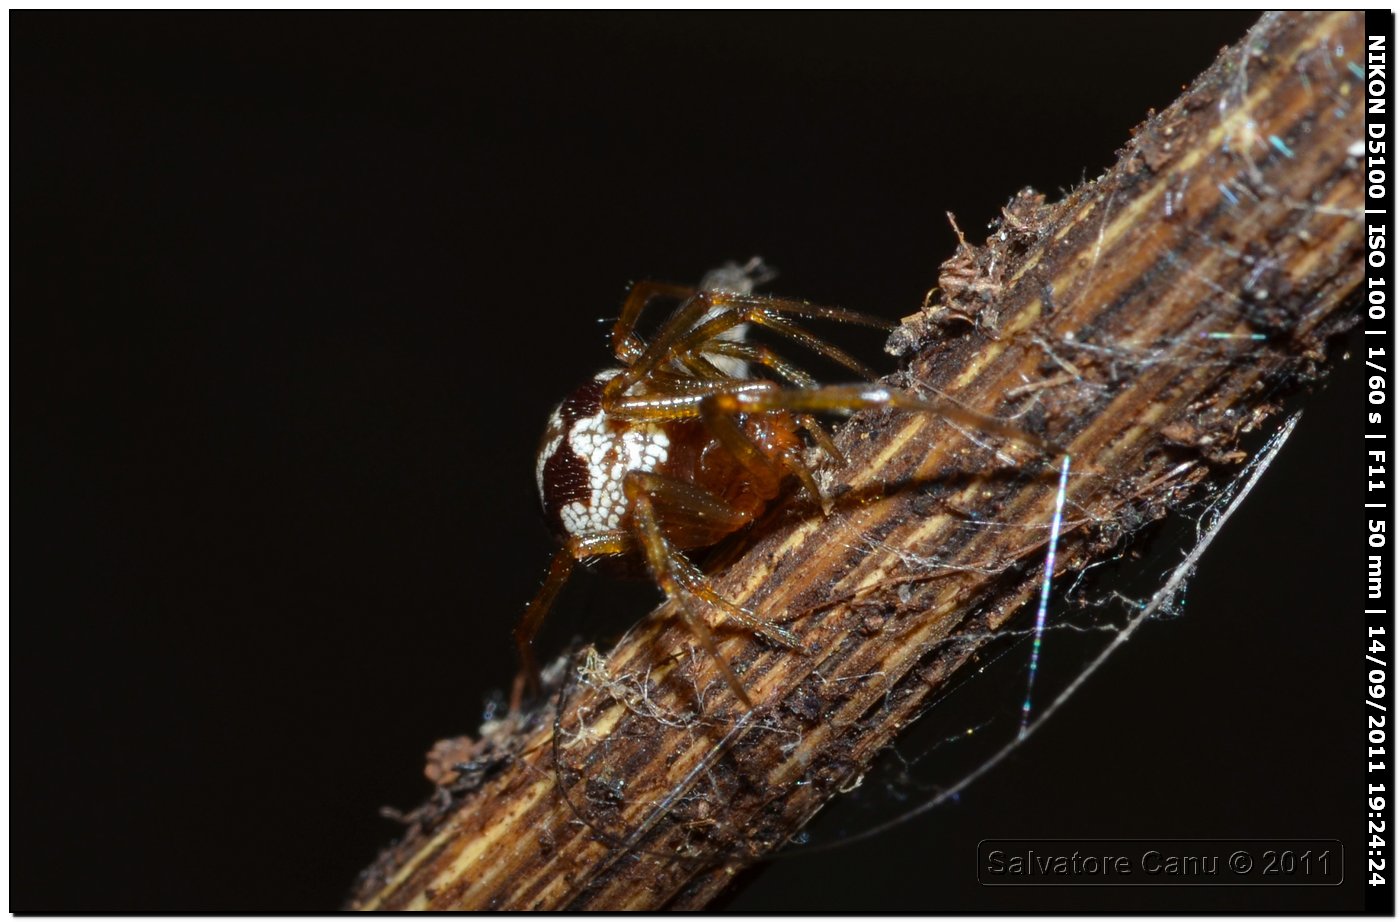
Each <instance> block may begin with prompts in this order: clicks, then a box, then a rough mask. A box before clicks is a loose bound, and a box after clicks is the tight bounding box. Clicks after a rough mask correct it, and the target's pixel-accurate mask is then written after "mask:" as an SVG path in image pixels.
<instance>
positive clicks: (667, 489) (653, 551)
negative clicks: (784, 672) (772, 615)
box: [623, 471, 798, 710]
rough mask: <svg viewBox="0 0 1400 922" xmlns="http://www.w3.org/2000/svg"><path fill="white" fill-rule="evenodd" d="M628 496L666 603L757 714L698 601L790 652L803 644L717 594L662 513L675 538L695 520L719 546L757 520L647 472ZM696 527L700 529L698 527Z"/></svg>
mask: <svg viewBox="0 0 1400 922" xmlns="http://www.w3.org/2000/svg"><path fill="white" fill-rule="evenodd" d="M623 492H624V494H625V495H626V497H627V502H628V507H629V509H630V511H631V519H632V526H633V529H634V530H635V532H636V540H637V543H638V544H640V545H641V548H642V550H643V552H644V555H645V557H646V562H647V568H648V569H649V570H650V571H651V575H652V578H653V579H655V580H656V582H657V585H659V586H660V587H661V589H662V591H664V592H665V593H666V597H667V598H668V599H671V600H672V601H674V602H676V604H677V608H678V610H679V611H680V616H681V619H682V620H683V621H684V622H685V625H686V627H687V628H688V629H689V630H690V632H691V633H692V634H694V635H695V637H696V639H697V640H699V641H700V645H701V646H703V647H704V648H705V651H706V652H707V653H709V654H710V656H711V657H712V658H713V659H714V661H715V665H716V666H717V667H718V668H719V670H720V674H721V675H723V677H724V681H725V684H727V685H728V686H729V689H730V691H732V692H734V696H735V697H736V698H738V699H739V700H740V701H741V702H742V703H743V705H744V707H745V708H746V709H748V710H753V700H752V699H751V698H750V697H749V695H748V692H747V691H745V690H744V686H743V685H742V683H740V681H739V677H738V676H736V675H735V674H734V670H733V669H732V668H731V667H730V665H729V663H728V662H727V661H726V660H725V659H724V657H723V656H721V655H720V652H719V649H718V647H717V646H716V645H715V639H714V634H713V633H712V632H711V631H710V628H709V625H708V624H706V622H705V619H704V617H703V615H702V614H701V613H700V612H697V611H695V610H694V609H692V608H691V602H692V601H697V600H698V601H700V602H702V603H704V604H705V605H708V606H710V607H712V608H718V609H719V610H720V611H721V612H722V613H723V614H724V615H726V616H727V617H729V618H733V619H734V620H735V621H738V622H739V623H740V624H742V625H744V626H745V627H747V628H749V629H750V630H751V631H753V632H755V633H757V634H761V635H762V636H764V637H766V638H768V639H769V640H771V641H773V642H775V643H777V644H780V645H782V646H785V647H787V648H789V649H797V648H798V647H797V640H796V638H794V637H793V636H792V634H791V633H790V632H788V631H786V630H784V629H783V628H781V627H778V626H777V625H776V624H772V623H770V622H767V621H764V620H763V619H761V618H759V617H757V616H756V615H753V614H752V613H750V612H748V611H746V610H744V609H743V608H741V607H739V606H738V605H735V604H734V603H733V602H730V601H729V600H727V599H725V598H724V597H723V596H721V595H720V594H719V593H718V592H716V591H715V589H714V587H713V586H711V585H710V581H709V580H708V579H707V578H706V577H705V575H704V574H703V573H702V572H700V570H698V569H697V568H696V567H695V566H694V565H693V564H691V563H690V561H689V560H687V559H686V558H685V556H684V555H683V554H681V552H680V551H679V550H678V549H677V548H676V547H675V545H674V544H672V542H671V541H670V540H669V539H668V538H667V537H666V532H665V530H663V528H662V514H661V512H659V510H658V507H661V509H664V511H665V516H666V519H667V528H668V529H670V530H672V532H673V533H674V532H675V530H676V528H677V525H678V524H681V525H682V526H683V523H685V522H686V521H687V520H694V521H695V522H696V523H699V522H706V523H708V524H707V525H706V526H705V527H708V528H709V529H711V530H712V531H713V532H714V533H715V535H716V538H715V540H717V539H718V536H722V535H724V534H728V533H730V532H733V531H737V530H738V529H739V528H741V527H743V526H744V525H747V524H748V523H749V521H751V517H750V516H748V515H746V514H744V513H742V512H740V511H739V510H736V509H731V508H730V507H728V506H727V505H726V504H725V503H723V502H722V501H721V500H720V499H718V498H717V497H714V496H712V495H711V494H709V493H707V492H706V491H704V490H701V489H699V488H698V487H695V486H692V485H690V484H686V483H683V482H680V481H676V480H672V479H670V478H667V477H663V476H660V475H658V474H653V473H650V472H646V471H632V472H631V473H629V474H628V475H627V477H626V479H625V480H624V481H623ZM724 510H728V519H727V520H724V519H721V518H720V517H721V516H722V515H723V514H724ZM691 527H693V528H694V527H700V526H699V525H698V524H695V525H692V526H691ZM706 543H712V542H706Z"/></svg>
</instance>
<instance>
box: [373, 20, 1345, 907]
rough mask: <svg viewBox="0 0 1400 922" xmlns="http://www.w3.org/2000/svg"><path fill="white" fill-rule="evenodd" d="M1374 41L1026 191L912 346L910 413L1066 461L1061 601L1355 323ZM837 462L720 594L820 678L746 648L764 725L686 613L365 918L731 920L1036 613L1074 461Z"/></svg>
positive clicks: (867, 440) (431, 835) (654, 626)
mask: <svg viewBox="0 0 1400 922" xmlns="http://www.w3.org/2000/svg"><path fill="white" fill-rule="evenodd" d="M1363 35H1364V22H1363V17H1362V14H1360V13H1349V12H1343V13H1316V14H1281V15H1270V16H1266V17H1265V18H1264V19H1262V20H1261V21H1260V23H1259V24H1258V25H1257V26H1256V27H1255V28H1254V29H1253V30H1252V31H1251V32H1250V34H1249V35H1248V36H1247V37H1246V38H1245V39H1244V40H1243V41H1242V42H1241V43H1240V44H1238V45H1236V46H1235V47H1233V48H1230V49H1227V50H1225V51H1224V52H1222V54H1221V56H1220V58H1219V59H1218V60H1217V61H1216V63H1215V64H1214V65H1213V66H1212V67H1211V68H1210V69H1209V70H1208V71H1207V72H1206V73H1205V74H1204V75H1203V76H1202V77H1201V78H1200V79H1199V80H1197V81H1196V83H1195V84H1194V85H1193V86H1192V87H1191V88H1190V89H1188V90H1187V91H1186V92H1185V93H1184V95H1183V96H1182V97H1181V98H1180V99H1179V100H1178V101H1177V102H1176V103H1175V104H1173V105H1172V106H1171V107H1170V108H1169V109H1168V110H1166V111H1165V112H1163V113H1161V114H1160V115H1157V116H1154V117H1152V118H1151V119H1150V120H1149V121H1148V122H1146V123H1145V124H1144V125H1142V126H1140V127H1139V128H1138V130H1137V131H1136V132H1135V135H1134V137H1133V138H1132V140H1131V141H1130V142H1129V143H1128V145H1127V146H1126V148H1125V149H1124V150H1123V151H1122V154H1121V157H1120V159H1119V161H1118V163H1117V165H1116V166H1114V168H1113V169H1112V170H1110V171H1109V172H1108V173H1107V174H1106V175H1104V176H1103V177H1101V178H1099V179H1097V180H1095V181H1092V182H1089V183H1087V184H1085V185H1083V186H1081V187H1080V188H1078V189H1077V190H1075V191H1074V192H1072V193H1070V194H1069V195H1068V196H1067V197H1066V198H1065V199H1064V200H1063V201H1060V202H1058V203H1053V204H1050V203H1046V202H1045V200H1044V199H1043V197H1042V196H1040V195H1038V194H1035V193H1034V192H1032V191H1030V190H1026V191H1024V192H1022V193H1021V194H1020V195H1018V196H1017V197H1016V198H1015V199H1014V200H1013V201H1012V202H1011V204H1010V205H1009V206H1008V207H1007V208H1006V209H1005V212H1004V214H1003V216H1002V220H1001V222H1000V227H999V228H998V229H996V230H995V231H994V233H993V234H992V236H991V237H990V238H989V239H988V240H987V242H986V243H985V245H983V246H980V247H974V246H969V245H966V244H964V245H963V246H961V247H960V248H959V249H958V251H957V253H956V254H955V255H954V256H953V258H952V259H950V260H949V261H948V262H947V263H946V264H945V265H944V266H943V269H942V272H941V275H940V279H939V292H938V293H937V294H935V295H934V296H933V297H931V298H930V299H929V303H927V304H926V306H925V307H924V309H923V310H921V311H920V312H919V313H917V314H915V315H914V316H911V317H909V318H906V320H905V321H904V324H903V326H902V327H901V328H900V329H899V330H898V331H897V332H896V333H895V335H894V337H893V338H892V340H891V343H890V351H892V352H894V353H896V354H898V355H900V356H902V357H903V358H904V359H905V366H904V369H903V370H902V371H901V372H900V373H898V374H896V375H894V376H892V378H891V379H890V383H891V384H893V385H896V386H900V387H905V388H908V389H910V390H913V391H916V392H920V393H923V394H926V395H933V394H937V395H943V396H944V397H946V398H947V399H950V400H954V401H956V402H958V403H959V404H962V405H963V406H966V407H969V408H972V409H975V410H978V411H980V412H982V413H987V414H993V415H996V416H1000V417H1003V418H1006V419H1010V420H1013V421H1014V423H1015V425H1017V426H1018V427H1020V428H1022V429H1024V430H1025V431H1028V432H1031V433H1034V434H1036V435H1039V436H1041V437H1042V438H1044V439H1046V440H1047V441H1049V442H1051V443H1053V444H1055V445H1057V446H1059V447H1060V448H1061V449H1062V450H1063V451H1066V452H1068V453H1069V455H1070V456H1071V458H1072V474H1071V477H1070V480H1069V488H1068V496H1067V502H1066V507H1065V508H1066V512H1065V523H1064V529H1063V533H1062V535H1061V538H1060V553H1059V557H1058V566H1057V573H1062V574H1063V573H1074V572H1076V571H1079V570H1081V569H1082V568H1084V567H1085V566H1086V565H1087V564H1089V563H1090V562H1092V561H1094V560H1096V559H1101V558H1103V557H1104V556H1106V555H1108V554H1109V553H1110V552H1112V551H1114V550H1115V549H1116V550H1121V548H1122V547H1123V544H1124V542H1125V541H1127V540H1128V539H1129V538H1131V536H1132V534H1133V533H1134V532H1136V531H1138V530H1139V529H1141V528H1142V527H1143V526H1144V525H1146V524H1148V523H1151V522H1152V521H1154V520H1156V519H1159V518H1160V517H1162V516H1163V515H1165V514H1166V512H1167V511H1168V510H1170V509H1173V508H1178V507H1180V506H1181V505H1182V504H1183V503H1185V502H1187V501H1188V500H1189V499H1190V498H1191V497H1192V496H1193V495H1194V494H1196V493H1197V492H1198V490H1197V488H1198V487H1199V485H1200V484H1201V482H1202V481H1203V480H1204V479H1205V478H1207V477H1208V476H1210V475H1212V474H1215V473H1219V472H1222V471H1223V472H1228V471H1230V470H1233V469H1235V468H1236V467H1237V465H1238V463H1239V461H1241V460H1242V459H1243V457H1244V453H1243V452H1242V451H1241V449H1240V447H1239V439H1240V437H1241V436H1242V435H1243V434H1245V433H1247V432H1249V431H1251V430H1254V429H1257V428H1259V427H1260V426H1261V425H1262V424H1263V423H1264V422H1265V421H1266V420H1267V419H1268V418H1269V417H1271V415H1273V414H1275V413H1276V412H1277V410H1278V406H1279V400H1280V399H1281V397H1283V396H1284V395H1285V394H1286V393H1288V392H1289V391H1292V390H1296V389H1297V387H1298V386H1299V385H1300V384H1305V383H1307V382H1309V381H1311V380H1314V379H1315V378H1316V377H1317V376H1318V375H1319V374H1320V373H1321V362H1322V360H1323V358H1324V352H1325V348H1326V344H1327V341H1328V339H1329V338H1330V337H1333V336H1335V335H1336V334H1337V333H1338V332H1340V331H1342V330H1344V329H1346V328H1347V327H1348V326H1350V325H1351V323H1352V321H1353V319H1354V316H1355V311H1354V310H1352V309H1351V307H1352V302H1351V296H1352V295H1353V294H1354V292H1355V290H1356V289H1357V287H1358V285H1359V284H1360V280H1361V277H1362V233H1361V210H1362V182H1363V169H1362V166H1361V163H1360V160H1359V153H1358V149H1357V147H1356V145H1358V144H1359V143H1360V142H1361V140H1362V132H1363V115H1362V112H1363V97H1364V87H1363V86H1362V84H1361V81H1360V80H1359V79H1358V78H1357V77H1356V76H1355V75H1354V74H1353V72H1352V70H1351V69H1350V68H1349V67H1348V65H1349V64H1350V63H1352V62H1356V63H1361V62H1364V60H1365V51H1364V48H1363V47H1362V43H1363ZM837 441H838V444H839V445H840V447H841V448H842V450H843V451H844V452H845V453H846V456H847V462H848V463H847V465H846V466H845V467H844V468H843V469H839V470H833V471H829V472H828V476H827V479H826V481H825V484H824V485H825V486H826V487H827V489H828V490H830V491H831V492H832V493H833V494H834V495H836V496H837V503H836V508H835V510H834V511H833V513H832V514H831V515H829V516H826V517H823V516H822V515H821V514H820V513H819V512H816V511H814V510H813V509H812V508H811V506H810V504H809V503H807V502H805V501H804V499H803V498H802V497H801V496H800V495H799V496H796V497H794V499H793V500H792V501H791V502H790V503H788V504H787V505H786V506H785V507H784V508H782V509H779V510H776V511H775V514H774V515H773V516H770V517H769V518H768V519H766V520H765V521H764V522H762V523H760V525H759V527H758V528H756V529H754V530H753V531H752V532H750V533H749V534H748V535H746V536H745V539H744V540H743V541H742V542H736V544H735V546H734V547H732V548H730V549H729V550H728V552H727V553H722V554H721V555H720V557H721V559H720V560H719V561H718V562H717V564H716V566H715V567H714V571H713V572H714V574H715V580H716V585H717V587H718V588H719V590H720V591H721V592H722V593H724V594H725V596H726V597H728V598H729V599H732V600H734V601H735V602H738V603H741V604H743V605H745V606H748V607H749V608H750V609H751V610H753V611H755V612H757V613H758V614H760V615H761V616H762V617H764V618H767V619H769V620H772V621H776V622H779V623H782V624H784V625H786V626H787V627H788V629H790V630H791V631H792V632H793V633H794V634H795V635H797V637H798V639H799V641H800V643H801V646H802V648H803V650H804V651H805V653H794V652H792V651H788V650H783V649H778V648H776V647H774V646H771V645H769V644H767V643H765V642H764V641H763V640H761V639H759V638H756V637H753V636H750V635H748V634H746V633H745V632H743V631H735V630H730V629H727V628H723V627H720V626H719V625H718V624H716V630H717V632H718V633H719V634H720V635H722V636H723V638H724V639H723V641H722V643H721V645H720V646H721V650H722V652H723V655H724V656H725V657H726V658H727V659H728V661H729V662H730V663H731V665H732V666H733V668H734V670H735V671H736V672H737V673H738V674H739V675H740V676H741V680H742V681H743V683H744V685H745V687H746V688H747V690H748V692H749V694H750V695H751V696H752V697H753V699H754V701H755V704H756V707H755V709H754V710H753V711H752V712H746V711H745V710H744V709H743V707H742V706H741V705H740V704H739V703H738V702H737V701H736V700H735V698H734V695H733V694H732V693H731V692H730V690H729V689H728V688H727V687H726V685H725V683H724V682H723V681H722V679H721V678H720V676H719V674H718V672H717V670H716V668H715V665H714V663H713V661H712V660H711V659H710V658H709V657H707V656H706V655H705V654H704V653H703V651H700V650H697V649H696V648H697V646H698V645H697V644H696V642H695V640H694V638H693V637H692V636H691V635H690V634H688V633H687V632H686V630H685V629H684V627H683V626H682V625H681V624H680V623H679V619H677V618H675V617H672V616H671V613H670V609H669V606H667V605H663V606H662V607H661V608H660V609H658V611H657V612H655V613H653V614H652V615H651V616H650V617H649V618H647V619H646V620H645V621H644V622H642V623H641V624H640V625H638V626H637V627H635V628H634V629H633V630H632V631H631V632H630V633H629V634H628V635H627V636H626V637H625V638H623V639H622V640H621V641H620V642H619V643H618V645H617V646H616V647H615V648H613V649H612V650H610V651H606V652H597V651H592V650H589V651H585V652H584V653H583V654H582V655H575V656H574V657H573V658H571V659H569V660H567V661H561V662H560V663H558V664H556V665H555V667H554V668H553V670H552V681H553V684H554V690H553V692H552V693H550V695H549V699H548V700H547V701H546V703H545V704H544V705H543V706H542V707H541V709H540V710H538V711H537V712H534V713H531V714H529V715H528V716H527V718H526V719H524V720H520V721H514V720H511V721H501V722H496V723H493V724H488V725H487V726H486V727H483V728H482V735H481V737H480V738H479V739H474V740H473V739H461V740H454V741H445V742H444V743H441V744H439V746H438V748H437V749H435V750H434V753H433V755H432V759H431V762H430V766H429V774H430V777H432V778H433V779H434V780H435V781H437V782H438V784H439V785H440V786H439V789H438V796H437V797H436V798H435V799H434V800H433V801H432V802H430V803H428V804H426V805H424V806H423V807H422V808H420V809H419V810H417V811H415V813H414V814H412V815H411V816H410V818H409V820H410V822H409V826H408V828H407V831H406V834H405V836H404V838H403V840H402V841H400V842H399V843H397V844H396V845H394V846H392V847H391V848H389V849H388V850H386V851H385V852H384V854H383V855H382V856H381V857H380V859H379V861H378V862H377V863H376V864H375V865H374V866H373V867H371V868H370V869H368V870H367V871H366V872H365V873H364V874H363V875H362V877H361V880H360V882H359V884H358V888H357V893H356V895H355V897H354V899H353V902H352V906H353V907H355V908H363V909H372V908H380V909H389V908H424V909H427V908H441V909H447V908H460V909H466V908H516V909H561V908H575V909H584V908H594V909H624V908H627V909H656V908H662V907H671V908H680V907H698V906H703V905H705V904H706V903H707V902H708V901H709V900H711V899H712V898H714V897H715V896H716V895H717V894H718V893H719V892H720V891H721V890H722V889H723V888H724V887H725V886H726V885H727V884H728V882H729V881H730V880H731V879H732V877H733V875H734V873H735V872H737V871H738V870H739V869H741V868H742V867H744V866H746V865H747V864H749V863H751V862H752V861H755V860H758V858H759V857H761V856H763V855H764V854H767V853H769V852H771V851H772V850H774V849H777V848H779V847H781V846H782V844H783V843H784V842H786V841H787V840H788V839H789V838H790V837H791V836H792V835H793V834H794V833H795V832H796V831H797V830H798V829H799V828H801V826H802V825H803V823H804V822H805V821H806V820H807V819H808V818H810V817H811V816H812V814H813V813H815V812H816V811H817V810H818V809H819V808H820V807H821V806H822V804H823V803H824V802H825V801H826V800H827V799H828V798H830V797H832V796H833V795H835V794H836V792H837V791H838V789H840V788H841V787H842V786H843V785H844V784H848V783H850V782H851V781H853V780H854V779H855V778H857V777H858V776H859V775H860V773H861V772H862V771H863V770H864V769H865V767H866V766H868V765H869V763H870V762H871V760H872V759H873V758H874V757H875V755H876V754H877V753H878V752H879V751H880V750H881V749H883V748H884V747H886V746H887V745H888V744H889V743H890V741H891V740H892V739H893V737H894V736H895V734H896V733H898V732H899V730H900V729H901V728H902V727H904V726H905V725H906V724H907V723H908V722H909V721H910V720H912V719H913V718H914V717H915V716H917V714H918V713H919V711H920V709H921V707H922V706H923V705H925V704H926V702H927V701H928V699H929V697H930V695H931V694H933V693H934V692H935V691H937V690H938V689H939V688H940V686H941V685H942V684H943V683H945V682H946V680H947V679H948V677H949V676H950V675H951V674H953V673H954V671H955V670H957V669H958V667H960V666H961V665H963V664H964V663H966V662H968V660H969V659H971V658H974V657H975V656H976V655H977V651H978V649H979V646H980V645H981V644H982V643H983V641H984V639H985V638H987V637H989V636H990V635H992V634H994V633H995V632H996V631H997V630H998V629H999V628H1001V627H1002V626H1003V625H1004V624H1005V623H1006V622H1007V621H1008V619H1010V618H1011V617H1012V616H1013V615H1016V614H1017V613H1018V612H1020V611H1023V609H1024V603H1025V602H1026V600H1027V599H1028V598H1030V597H1031V595H1032V594H1033V593H1034V592H1035V591H1036V590H1037V588H1038V584H1039V580H1040V576H1041V572H1040V570H1041V567H1042V566H1043V561H1044V557H1045V550H1046V543H1047V540H1048V535H1049V523H1050V521H1051V515H1052V511H1053V507H1054V502H1055V494H1056V486H1057V480H1058V469H1059V463H1060V457H1059V456H1058V455H1053V456H1048V455H1047V454H1046V453H1045V452H1043V451H1038V450H1036V449H1033V448H1030V447H1027V446H1026V445H1022V444H1018V443H1016V442H1015V441H1012V440H1008V439H1006V438H1003V437H999V436H993V435H989V434H986V433H978V432H975V431H968V430H966V429H962V428H959V427H955V426H953V425H950V424H949V423H948V422H946V421H944V420H941V419H938V418H936V417H931V416H928V415H918V414H907V413H897V412H883V413H867V414H861V415H859V416H856V417H854V418H853V419H852V420H851V421H850V422H848V423H847V424H846V425H844V426H843V427H842V428H841V430H840V432H839V433H838V439H837ZM988 522H992V523H998V527H988V525H987V523H988ZM1023 617H1024V615H1023ZM1018 623H1019V622H1018Z"/></svg>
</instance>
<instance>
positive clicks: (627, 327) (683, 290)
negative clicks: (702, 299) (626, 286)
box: [612, 281, 695, 365]
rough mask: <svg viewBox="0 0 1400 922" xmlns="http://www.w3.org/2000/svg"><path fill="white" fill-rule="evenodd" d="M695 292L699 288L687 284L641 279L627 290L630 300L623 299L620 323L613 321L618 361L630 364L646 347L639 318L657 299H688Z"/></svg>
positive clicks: (615, 352) (613, 344)
mask: <svg viewBox="0 0 1400 922" xmlns="http://www.w3.org/2000/svg"><path fill="white" fill-rule="evenodd" d="M694 294H695V289H694V288H690V287H687V286H685V285H669V284H667V283H665V282H652V281H641V282H637V283H636V284H635V285H633V286H632V290H631V291H629V292H627V300H625V301H623V302H622V312H621V313H620V314H619V315H618V318H617V323H615V324H613V330H612V348H613V354H614V355H615V356H617V360H618V361H619V362H621V363H623V364H624V365H627V364H630V363H631V362H632V361H634V360H635V359H636V358H637V357H638V356H640V355H641V354H642V352H643V350H644V349H645V346H643V345H642V341H641V339H640V338H639V337H638V336H637V333H636V330H637V320H638V318H639V317H641V315H642V311H643V310H645V309H646V306H647V305H648V304H649V303H651V300H652V299H653V298H675V299H676V300H678V301H684V300H686V299H687V298H689V297H691V296H692V295H694Z"/></svg>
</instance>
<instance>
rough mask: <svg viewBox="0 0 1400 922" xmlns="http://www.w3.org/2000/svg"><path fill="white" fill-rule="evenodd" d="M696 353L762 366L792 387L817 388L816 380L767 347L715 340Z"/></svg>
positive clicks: (701, 347)
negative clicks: (740, 360)
mask: <svg viewBox="0 0 1400 922" xmlns="http://www.w3.org/2000/svg"><path fill="white" fill-rule="evenodd" d="M697 351H698V352H701V353H703V354H705V355H723V356H728V357H729V358H734V359H742V360H743V361H745V362H752V363H753V364H755V365H762V366H763V367H764V368H767V369H768V370H769V371H771V372H772V373H773V374H775V375H777V376H778V377H779V378H782V379H783V380H784V381H786V382H788V383H789V384H791V385H792V386H793V387H816V386H817V380H816V379H815V378H813V377H812V376H811V375H809V374H807V372H805V371H803V370H802V369H801V368H798V367H797V366H796V365H794V364H792V363H791V362H789V361H788V360H787V359H785V358H783V357H782V356H780V355H778V354H777V353H776V352H774V351H773V350H772V349H769V348H768V347H767V346H762V345H759V344H758V343H746V342H735V341H733V340H728V339H716V340H714V341H713V342H709V343H705V344H703V345H702V346H700V348H699V349H698V350H697ZM716 371H718V369H716ZM721 374H722V373H721Z"/></svg>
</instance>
